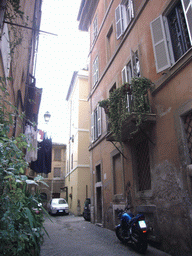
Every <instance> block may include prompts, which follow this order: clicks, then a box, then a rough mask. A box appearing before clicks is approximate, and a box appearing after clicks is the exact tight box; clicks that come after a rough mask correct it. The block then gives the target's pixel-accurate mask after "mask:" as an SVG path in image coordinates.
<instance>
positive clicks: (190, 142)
mask: <svg viewBox="0 0 192 256" xmlns="http://www.w3.org/2000/svg"><path fill="white" fill-rule="evenodd" d="M183 121H184V128H185V132H186V139H187V147H188V150H189V158H190V164H192V112H190V113H188V114H187V115H186V116H184V118H183Z"/></svg>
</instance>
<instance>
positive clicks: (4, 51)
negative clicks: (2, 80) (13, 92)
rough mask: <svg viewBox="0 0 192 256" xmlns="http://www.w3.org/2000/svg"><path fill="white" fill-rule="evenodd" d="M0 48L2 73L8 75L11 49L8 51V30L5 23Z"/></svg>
mask: <svg viewBox="0 0 192 256" xmlns="http://www.w3.org/2000/svg"><path fill="white" fill-rule="evenodd" d="M0 49H1V55H2V59H3V68H4V74H5V77H8V76H9V69H10V63H11V56H10V53H11V51H10V43H9V31H8V26H7V24H6V23H5V24H4V26H3V33H2V37H1V42H0Z"/></svg>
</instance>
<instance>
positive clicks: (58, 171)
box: [53, 167, 61, 178]
mask: <svg viewBox="0 0 192 256" xmlns="http://www.w3.org/2000/svg"><path fill="white" fill-rule="evenodd" d="M53 176H54V178H60V177H61V168H58V167H57V168H54V174H53Z"/></svg>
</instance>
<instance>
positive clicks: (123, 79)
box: [121, 66, 128, 84]
mask: <svg viewBox="0 0 192 256" xmlns="http://www.w3.org/2000/svg"><path fill="white" fill-rule="evenodd" d="M121 75H122V84H125V83H127V80H128V79H127V67H126V66H125V67H124V68H123V70H122V71H121Z"/></svg>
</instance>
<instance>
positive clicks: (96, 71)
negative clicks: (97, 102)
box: [93, 56, 99, 86]
mask: <svg viewBox="0 0 192 256" xmlns="http://www.w3.org/2000/svg"><path fill="white" fill-rule="evenodd" d="M98 80H99V59H98V56H97V57H96V58H95V60H94V62H93V86H94V85H95V84H96V83H97V82H98Z"/></svg>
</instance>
